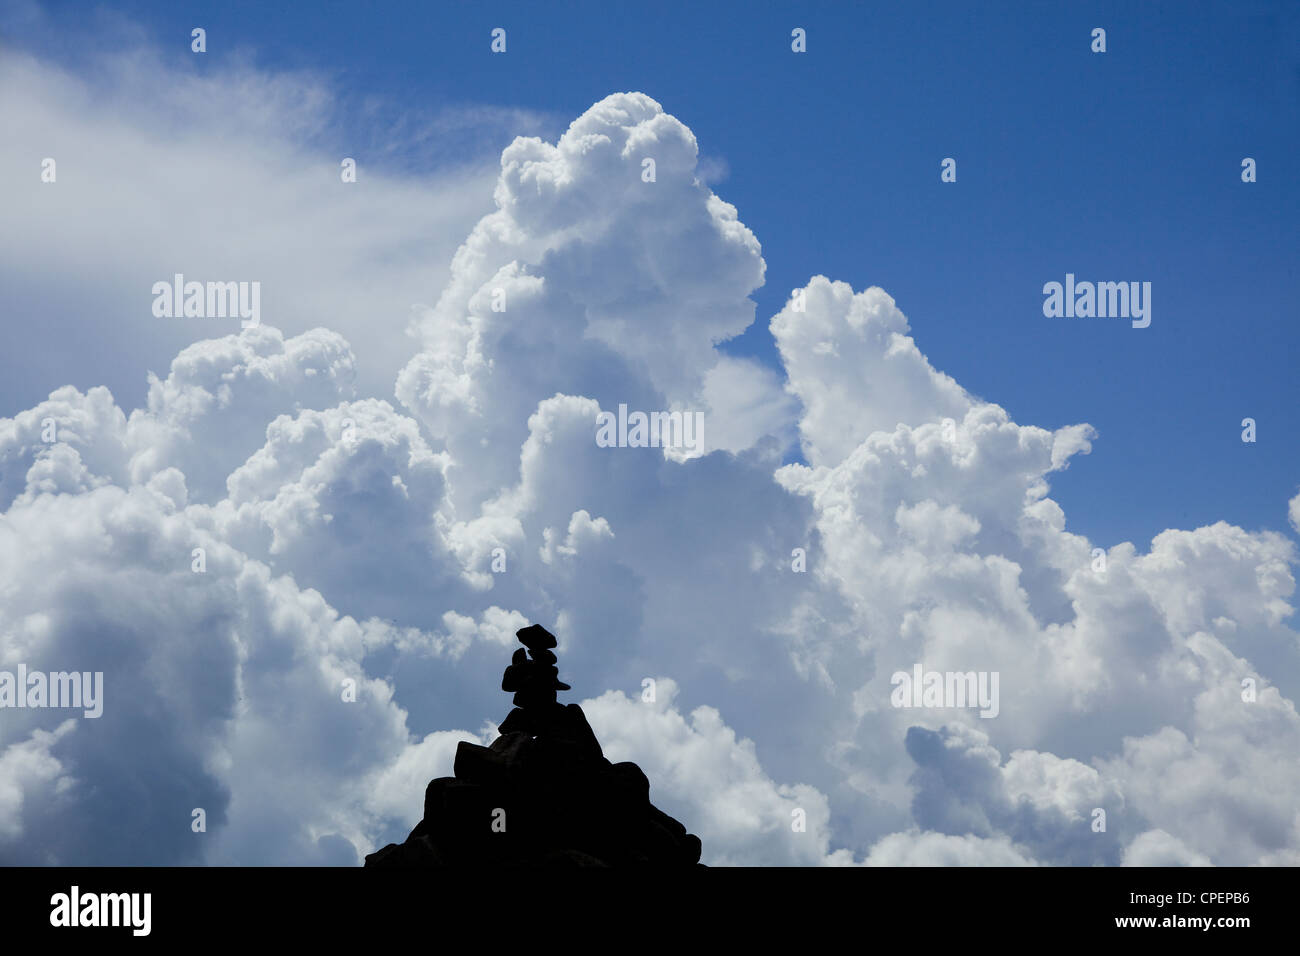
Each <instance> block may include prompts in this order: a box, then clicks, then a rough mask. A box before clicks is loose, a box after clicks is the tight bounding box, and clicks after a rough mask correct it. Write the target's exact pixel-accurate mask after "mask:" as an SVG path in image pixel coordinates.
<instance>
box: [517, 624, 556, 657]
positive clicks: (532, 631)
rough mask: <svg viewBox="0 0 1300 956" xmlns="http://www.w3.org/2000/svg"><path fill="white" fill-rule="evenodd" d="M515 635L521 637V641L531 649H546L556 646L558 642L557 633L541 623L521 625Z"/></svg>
mask: <svg viewBox="0 0 1300 956" xmlns="http://www.w3.org/2000/svg"><path fill="white" fill-rule="evenodd" d="M515 637H517V638H519V643H520V644H522V645H524V647H526V648H528V649H529V650H530V651H534V650H546V649H547V648H551V647H554V646H555V645H556V644H557V643H558V642H557V641H556V640H555V635H554V634H552V633H551V632H550V631H548V630H547V629H546V628H544V627H542V625H540V624H530V625H528V626H527V627H521V628H520V629H519V630H517V631H515Z"/></svg>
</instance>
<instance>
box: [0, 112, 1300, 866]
mask: <svg viewBox="0 0 1300 956" xmlns="http://www.w3.org/2000/svg"><path fill="white" fill-rule="evenodd" d="M646 160H653V161H654V163H653V169H654V175H653V177H650V176H649V175H648V170H649V169H650V167H649V166H648V165H647V164H646V162H645V161H646ZM493 205H494V207H495V208H494V209H493V210H492V211H489V212H487V214H486V215H484V216H483V217H482V218H481V219H480V220H479V222H478V224H477V225H476V226H474V227H473V229H472V231H471V232H470V233H469V237H468V239H466V241H465V243H464V244H463V245H462V246H461V248H460V250H459V251H458V252H457V253H456V255H455V258H454V260H453V261H452V265H451V270H450V277H449V280H448V282H447V284H446V287H445V288H444V289H443V291H442V294H441V295H440V296H439V297H438V298H437V301H436V305H434V306H433V307H431V308H426V309H421V310H419V312H418V313H417V316H416V318H415V320H414V321H413V323H412V325H411V328H410V331H411V332H412V333H413V334H414V336H415V339H416V342H417V349H418V351H417V352H416V353H415V354H414V355H413V356H412V357H411V358H410V359H409V361H408V362H407V363H406V365H405V367H404V368H403V369H402V371H401V373H400V374H399V375H398V377H397V382H396V390H395V391H396V395H395V398H396V402H395V403H394V402H392V401H389V400H387V399H388V398H389V396H383V395H376V394H370V393H367V392H366V391H365V390H363V389H359V388H358V387H357V381H358V379H359V378H361V377H362V376H360V374H359V371H358V368H357V366H358V359H357V358H356V356H355V355H354V353H353V350H352V346H351V345H350V344H349V343H348V341H347V340H345V338H344V337H343V336H342V335H340V334H338V333H337V332H333V331H328V330H325V329H313V330H310V331H305V332H303V333H301V334H298V335H289V336H286V335H284V334H283V333H281V332H279V331H278V330H277V329H275V328H273V327H270V326H267V325H263V326H262V327H259V328H253V329H248V330H244V331H242V332H239V333H237V334H230V335H226V336H217V337H214V338H211V339H208V340H204V341H200V342H198V343H196V344H194V345H191V346H189V347H187V348H185V349H183V350H182V351H181V352H180V353H179V354H178V355H177V356H176V358H175V360H174V361H173V363H172V365H171V368H170V371H169V372H168V374H167V375H166V376H165V377H157V376H154V377H151V378H150V380H149V390H148V398H147V403H146V405H145V407H143V408H138V409H134V410H131V411H129V412H128V411H127V410H125V409H123V408H120V407H119V405H118V403H117V402H115V401H114V399H113V396H112V395H111V394H110V393H109V391H108V390H107V389H104V388H89V389H88V390H85V391H83V390H79V389H77V388H73V387H72V386H64V387H62V388H58V389H56V390H54V391H53V392H52V393H51V394H50V397H49V399H48V400H46V401H44V402H42V403H40V404H39V405H37V406H35V407H33V408H31V409H29V410H27V411H23V412H21V413H19V414H17V415H15V416H14V417H12V418H8V419H0V507H3V508H4V509H5V511H4V513H3V515H2V516H0V582H2V584H0V588H2V589H3V590H2V592H0V593H2V594H3V598H2V599H0V666H8V665H9V664H11V663H17V662H20V661H21V662H25V663H27V664H28V665H29V666H31V667H33V668H39V669H43V670H47V671H49V670H61V669H72V668H75V669H78V670H92V671H93V670H102V671H104V673H105V703H104V715H103V717H102V718H100V719H99V720H97V721H80V720H72V721H69V720H68V715H67V713H65V712H59V711H54V710H39V709H28V710H24V711H21V712H19V711H5V712H4V713H3V715H0V771H3V772H0V859H3V860H5V861H8V862H63V863H76V862H84V863H110V862H115V863H140V862H157V863H165V862H189V861H206V862H219V863H291V862H319V863H356V862H358V861H359V854H361V853H364V852H368V851H369V850H371V849H373V848H374V847H375V846H378V845H381V844H383V843H385V842H388V841H389V840H393V839H400V838H401V837H402V836H404V828H408V827H409V826H410V825H411V824H412V823H413V822H414V821H415V820H416V819H418V817H419V815H420V807H419V791H420V789H421V788H422V786H423V783H424V782H425V781H427V780H428V779H429V778H431V777H434V776H439V775H446V774H448V773H449V771H450V760H451V756H452V754H453V753H454V750H455V744H456V742H457V741H459V740H475V741H479V742H486V741H487V740H489V739H490V738H491V737H492V736H493V735H494V734H495V721H496V720H499V719H500V718H502V717H503V716H504V714H505V712H506V709H507V708H508V701H507V699H506V697H505V696H504V695H502V694H501V693H500V692H499V691H498V690H497V689H496V687H497V683H498V681H499V674H500V668H501V666H502V664H503V663H504V659H505V657H508V654H509V649H510V647H511V646H512V644H513V638H512V635H513V631H514V630H515V629H516V628H517V627H519V626H521V625H522V624H523V623H525V622H528V621H541V622H543V623H545V624H546V626H547V627H548V628H550V629H551V630H553V631H554V632H555V633H556V634H557V635H559V637H560V639H561V650H562V652H563V654H564V659H565V660H566V661H567V662H568V665H569V668H570V669H569V670H566V679H567V680H568V681H569V682H570V683H572V684H573V686H574V687H575V688H576V690H575V699H582V698H584V697H585V700H583V706H584V708H585V709H586V711H587V713H588V715H589V716H590V719H591V722H592V724H593V726H594V728H595V730H596V732H597V734H598V735H599V736H600V738H601V740H602V742H603V743H604V744H605V746H606V750H607V752H608V754H609V756H610V757H611V759H631V760H635V761H637V762H638V763H640V764H641V765H642V766H643V767H644V768H645V770H646V771H647V773H648V775H649V776H650V779H651V782H652V798H653V799H655V800H656V802H658V803H660V805H662V806H663V807H664V809H665V810H667V811H668V812H670V813H672V814H673V815H674V816H677V817H679V818H680V819H682V820H684V821H689V826H690V828H691V829H692V831H693V832H696V833H698V834H699V835H700V836H701V838H702V839H703V842H704V852H705V856H704V859H705V861H706V862H713V863H745V864H759V863H777V864H848V863H868V864H885V865H891V864H893V865H897V864H906V865H913V864H918V865H925V864H945V865H952V864H961V865H966V864H971V865H974V864H981V863H984V864H996V865H1012V864H1015V865H1021V864H1114V865H1118V864H1121V863H1123V864H1135V865H1146V864H1149V863H1153V862H1157V863H1165V862H1174V863H1186V864H1199V863H1206V862H1210V863H1216V864H1222V863H1231V864H1244V863H1257V862H1265V863H1295V862H1300V818H1298V817H1297V811H1296V809H1295V800H1294V797H1295V795H1296V794H1297V793H1300V772H1298V771H1297V770H1296V769H1295V762H1294V760H1293V759H1292V758H1293V755H1294V753H1295V752H1296V748H1297V744H1300V718H1298V717H1297V715H1296V711H1295V707H1294V704H1293V701H1294V700H1295V698H1296V695H1297V693H1300V658H1298V653H1300V650H1298V649H1300V644H1297V634H1296V633H1295V631H1294V630H1293V629H1291V628H1290V627H1288V626H1287V622H1288V620H1289V618H1290V615H1291V613H1292V608H1291V605H1290V604H1289V603H1288V602H1289V600H1290V597H1291V594H1292V593H1293V591H1294V578H1293V575H1292V567H1293V565H1294V563H1295V560H1296V553H1295V547H1294V544H1293V542H1291V541H1290V540H1289V539H1287V538H1285V537H1283V536H1282V535H1281V534H1279V533H1275V532H1268V531H1262V532H1247V531H1244V530H1242V529H1240V528H1236V527H1232V526H1229V525H1227V524H1223V523H1219V524H1215V525H1212V526H1209V527H1203V528H1198V529H1194V530H1188V531H1180V530H1170V531H1166V532H1164V533H1163V534H1161V535H1159V536H1158V537H1157V538H1156V539H1155V540H1154V541H1152V542H1151V545H1150V547H1149V549H1145V550H1142V549H1139V548H1137V547H1135V546H1134V545H1132V544H1128V543H1125V544H1121V545H1118V546H1116V547H1113V548H1111V549H1109V551H1100V552H1099V551H1098V550H1097V549H1095V548H1094V546H1093V543H1092V542H1090V541H1088V540H1087V539H1086V538H1085V537H1083V536H1081V535H1077V534H1073V533H1070V532H1069V531H1067V530H1066V516H1065V514H1064V513H1063V511H1062V509H1061V508H1060V506H1059V505H1057V504H1056V502H1054V501H1053V500H1052V499H1051V497H1050V496H1049V494H1050V484H1049V482H1050V479H1051V476H1052V475H1053V474H1054V473H1056V472H1058V471H1060V470H1062V469H1064V468H1066V467H1068V466H1070V465H1071V464H1072V463H1075V464H1076V465H1077V463H1078V462H1079V460H1080V459H1079V457H1078V456H1080V455H1081V454H1086V453H1089V452H1091V451H1092V448H1093V442H1094V441H1095V440H1096V439H1097V436H1096V435H1095V434H1094V433H1093V431H1092V429H1091V428H1090V427H1089V426H1087V425H1085V424H1079V425H1073V426H1068V427H1064V428H1058V429H1054V430H1053V429H1044V428H1041V427H1037V426H1035V425H1033V424H1021V423H1017V422H1015V421H1013V420H1011V418H1010V416H1009V415H1008V413H1007V412H1006V410H1004V409H1003V408H1002V407H1000V406H999V405H997V404H994V403H993V402H991V401H986V400H984V399H981V398H979V397H976V396H974V395H972V394H970V393H969V392H967V391H966V390H965V389H963V388H962V387H961V386H960V385H959V384H958V383H957V382H955V381H954V380H953V379H952V378H950V377H949V376H947V375H945V374H943V373H942V372H941V371H938V370H936V369H934V368H933V367H932V366H931V365H930V363H929V361H928V360H927V359H926V357H925V355H924V354H923V352H922V351H921V349H920V346H919V344H918V341H917V339H914V338H913V337H912V334H911V332H912V330H911V329H910V327H909V324H908V321H907V319H906V318H905V317H904V315H903V313H902V312H901V311H900V310H899V308H898V306H897V304H896V303H895V302H894V300H893V299H892V298H890V296H889V295H888V294H887V293H885V292H884V291H882V290H881V289H878V288H870V289H866V290H863V291H858V292H855V291H854V290H853V289H852V288H850V287H849V286H848V285H846V284H844V283H841V282H833V281H831V280H829V279H827V278H824V277H822V276H816V277H813V278H812V279H810V281H809V282H808V283H807V285H806V287H805V288H804V289H802V290H797V292H796V295H795V296H792V298H791V301H790V302H789V303H788V304H787V306H786V307H785V308H784V309H782V311H781V312H780V313H778V314H777V315H776V316H775V317H773V318H772V319H771V331H772V334H773V336H774V338H775V340H776V343H777V346H778V349H779V356H780V361H781V365H782V368H780V369H775V370H774V369H772V368H768V367H765V366H763V365H761V364H760V363H757V362H755V361H751V360H740V359H736V358H733V357H727V356H724V355H723V354H721V353H720V352H719V351H718V349H717V348H716V347H715V346H716V345H717V344H718V343H719V342H721V341H723V340H725V339H727V338H729V337H732V336H735V335H737V334H739V333H740V332H742V331H743V330H744V329H745V328H746V327H747V326H748V325H750V323H751V322H752V321H753V319H754V305H753V303H752V301H751V300H750V299H749V295H750V294H751V293H752V292H753V290H754V289H755V288H757V287H758V286H759V285H760V284H761V283H762V281H763V273H764V262H763V259H762V257H761V254H760V248H759V244H758V241H757V239H756V238H755V237H754V235H753V234H752V233H751V232H750V231H749V229H747V228H746V227H745V226H744V225H743V224H742V223H741V222H740V220H739V218H738V215H737V210H736V209H735V208H734V207H732V206H730V205H728V204H727V203H725V202H724V201H723V200H722V199H720V198H718V197H717V196H715V195H714V194H713V193H712V191H711V190H710V189H709V188H708V187H707V186H706V185H705V184H704V183H703V182H702V181H701V176H700V175H699V172H698V169H697V148H696V141H695V137H694V135H693V134H692V133H691V131H690V130H688V129H687V128H686V127H685V126H684V125H683V124H682V123H680V122H679V121H678V120H676V119H674V118H673V117H672V116H670V115H668V114H667V113H665V112H664V111H663V109H662V108H661V107H660V105H659V104H658V103H656V102H655V101H654V100H652V99H650V98H649V97H648V96H645V95H643V94H640V93H625V94H616V95H613V96H610V97H608V98H606V99H604V100H602V101H601V102H599V103H597V104H595V105H594V106H593V107H591V108H590V109H589V110H587V111H586V112H585V113H584V114H583V115H582V116H580V117H579V118H578V119H577V120H575V121H574V123H573V124H572V125H571V126H570V127H569V128H568V130H567V132H565V133H564V135H563V136H562V137H560V138H559V140H558V142H556V143H554V144H551V143H547V142H544V141H542V140H540V139H537V138H531V137H529V138H520V139H517V140H515V142H514V143H513V144H512V145H510V146H509V147H508V148H507V149H506V150H505V151H504V152H503V153H502V156H501V169H500V174H499V178H498V180H497V184H496V188H495V193H494V196H493ZM274 214H275V213H274V212H273V211H272V212H270V213H268V215H274ZM375 241H376V244H377V246H378V245H380V244H382V243H381V242H380V240H379V239H376V240H375ZM146 304H147V303H146ZM399 320H400V317H399V316H395V315H391V314H383V315H377V316H373V317H370V322H371V323H372V324H371V327H372V328H373V329H374V330H375V331H374V334H375V335H376V336H384V337H394V336H398V337H400V328H399V326H400V321H399ZM264 321H266V320H264ZM923 330H924V323H923V322H922V329H921V333H919V334H918V338H919V339H920V340H922V341H923V340H924V338H925V336H924V334H923ZM782 372H783V373H784V380H783V377H782V374H781V373H782ZM620 403H622V404H626V405H628V406H629V407H630V408H634V409H641V410H644V411H647V412H648V411H656V410H659V411H669V410H680V411H691V412H695V411H699V412H702V413H703V414H704V420H705V423H706V424H705V429H704V434H705V437H706V447H705V449H704V452H705V453H704V454H701V455H694V456H685V455H679V454H674V453H673V452H672V450H665V449H662V448H617V447H615V448H606V447H601V446H600V445H599V444H598V443H597V442H596V440H595V435H596V418H597V415H598V414H599V413H600V412H601V411H602V410H609V411H616V410H617V407H618V405H619V404H620ZM51 421H52V422H53V423H54V426H55V431H54V433H53V437H52V438H51V437H48V436H49V434H50V433H49V432H48V431H47V425H48V424H49V423H50V422H51ZM791 451H798V452H801V461H799V462H796V463H793V464H784V465H783V464H782V462H783V460H785V458H786V455H787V453H789V452H791ZM1098 453H1104V445H1103V444H1099V445H1098ZM1296 507H1297V506H1296V504H1295V502H1294V501H1293V502H1292V503H1291V505H1290V508H1291V517H1292V520H1293V522H1294V521H1295V520H1296V519H1295V512H1296ZM196 549H201V552H200V551H197V550H196ZM797 555H802V557H801V558H800V557H797ZM804 567H806V571H805V570H803V568H804ZM916 664H920V665H922V666H923V667H924V668H925V669H926V670H937V671H954V672H963V673H964V672H981V673H992V672H996V673H997V674H998V675H999V683H998V687H999V688H1000V695H1001V699H1000V702H999V703H1000V706H999V709H998V714H997V716H996V717H995V718H993V719H982V718H980V717H979V716H978V713H977V711H976V710H974V709H958V708H949V709H934V708H925V707H922V708H907V709H903V708H896V707H893V706H891V703H890V691H891V684H890V677H891V675H892V674H893V673H894V672H896V671H899V670H910V669H911V668H912V667H913V666H914V665H916ZM646 681H650V682H651V683H649V684H647V683H646ZM647 687H652V688H653V689H654V693H653V694H648V693H646V692H645V688H647ZM142 739H147V740H148V741H149V742H150V743H149V745H148V746H147V747H141V746H140V741H141V740H142ZM196 809H203V810H204V811H205V815H206V822H207V830H206V832H203V833H197V832H194V830H193V828H192V821H193V819H194V811H195V810H196ZM1099 810H1100V811H1103V813H1104V819H1105V821H1106V826H1105V829H1104V830H1100V829H1098V828H1097V827H1096V826H1095V823H1096V821H1097V820H1098V819H1099V817H1098V815H1097V811H1099ZM70 821H72V822H70Z"/></svg>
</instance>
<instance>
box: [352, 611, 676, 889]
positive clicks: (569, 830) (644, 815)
mask: <svg viewBox="0 0 1300 956" xmlns="http://www.w3.org/2000/svg"><path fill="white" fill-rule="evenodd" d="M516 636H517V637H518V638H519V640H520V642H521V643H523V644H524V645H525V647H527V648H528V652H527V653H528V655H531V659H529V657H526V656H525V652H524V651H523V650H522V649H520V650H517V651H515V653H514V656H513V657H512V659H511V662H510V665H509V666H508V667H507V668H506V671H505V675H504V676H503V677H502V679H501V689H502V690H504V691H506V692H508V693H514V702H515V704H516V706H515V708H514V709H513V710H511V711H510V713H509V714H507V715H506V719H505V720H503V721H502V722H501V724H500V725H499V729H500V731H501V736H500V737H498V738H497V739H496V740H494V741H492V744H491V746H488V747H480V746H478V745H477V744H472V743H469V742H467V741H465V742H462V743H461V744H460V745H459V746H458V747H457V748H456V761H455V766H454V772H455V776H454V777H439V778H437V779H435V780H431V781H430V782H429V786H428V787H427V788H426V789H425V793H424V819H422V820H421V821H420V822H419V823H418V824H417V825H416V826H415V828H414V829H413V830H412V831H411V833H410V835H409V836H408V837H407V838H406V840H405V842H403V843H390V844H389V845H388V846H386V847H383V848H382V849H380V850H377V851H375V852H374V853H371V854H370V855H369V856H367V857H366V866H373V867H458V866H460V867H463V866H475V865H484V864H487V865H493V866H549V867H571V866H692V865H695V864H698V863H699V860H700V853H701V845H700V840H699V838H698V837H696V836H693V835H691V834H689V833H687V832H686V827H685V826H683V825H682V824H681V823H680V822H679V821H677V820H674V819H673V818H672V817H670V816H669V815H668V814H666V813H664V812H663V811H662V810H660V809H659V808H658V807H656V806H654V804H652V803H651V802H650V781H649V780H648V779H647V778H646V775H645V774H644V773H642V772H641V768H640V767H638V766H637V765H636V764H634V763H631V762H623V763H617V764H611V763H610V762H609V761H608V760H606V759H605V757H604V754H603V752H602V751H601V746H600V742H599V741H598V740H597V739H596V734H595V732H594V731H593V730H592V729H591V725H590V724H589V723H588V722H587V716H586V714H584V713H583V712H582V708H581V707H579V706H578V705H577V704H567V705H562V704H560V703H558V702H557V701H556V699H555V693H556V691H557V690H568V689H569V685H568V684H565V683H563V682H562V681H560V680H559V668H558V667H556V664H557V658H556V656H555V654H554V653H552V652H551V650H550V648H553V647H555V646H556V640H555V636H554V635H553V634H551V633H550V632H549V631H547V630H546V629H545V628H544V627H541V626H540V625H537V624H534V625H531V626H529V627H525V628H522V629H521V630H519V631H518V632H516Z"/></svg>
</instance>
